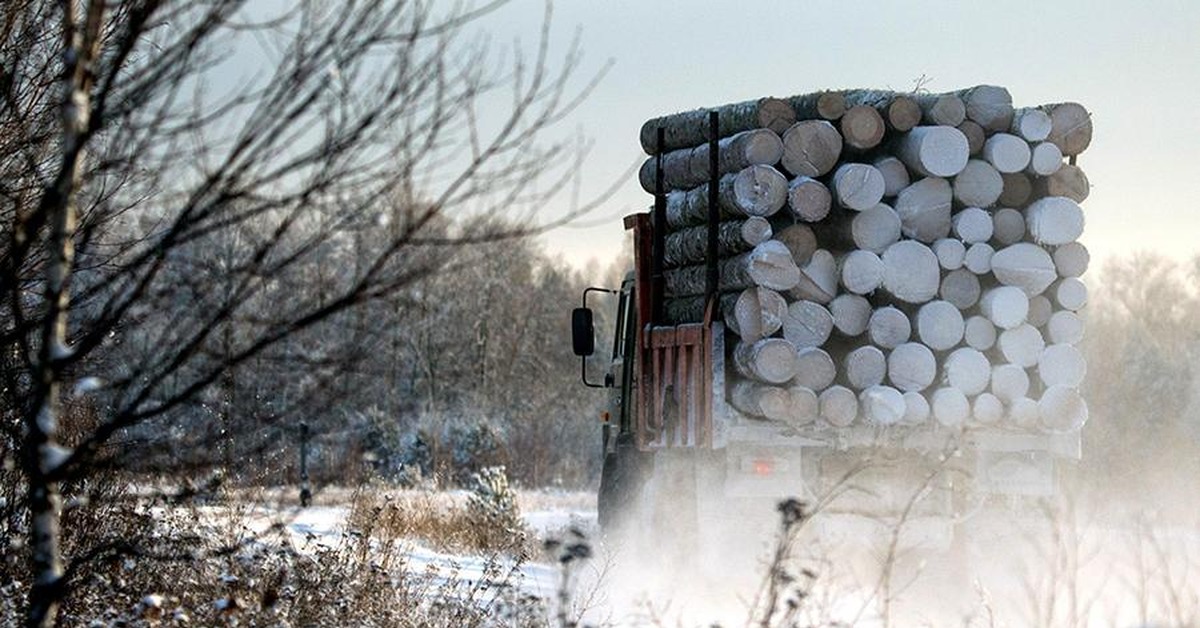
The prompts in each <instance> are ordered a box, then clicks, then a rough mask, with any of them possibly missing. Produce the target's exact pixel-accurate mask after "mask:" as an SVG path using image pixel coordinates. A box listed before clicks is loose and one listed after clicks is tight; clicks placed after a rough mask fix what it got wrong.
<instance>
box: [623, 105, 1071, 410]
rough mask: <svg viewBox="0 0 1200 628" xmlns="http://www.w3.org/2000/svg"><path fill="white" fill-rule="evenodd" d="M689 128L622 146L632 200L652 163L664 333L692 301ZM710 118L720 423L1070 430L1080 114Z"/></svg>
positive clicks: (754, 110)
mask: <svg viewBox="0 0 1200 628" xmlns="http://www.w3.org/2000/svg"><path fill="white" fill-rule="evenodd" d="M709 111H710V110H697V111H692V112H686V113H680V114H675V115H671V116H666V117H662V118H657V119H654V120H650V121H648V122H646V124H645V125H644V126H643V128H642V133H641V141H642V147H643V148H644V149H645V150H646V152H647V153H648V154H650V155H652V157H651V158H650V159H648V160H647V161H646V162H645V164H644V165H643V167H642V170H641V172H640V177H639V178H640V180H641V183H642V186H643V187H644V188H645V189H646V190H647V191H648V192H652V193H653V192H655V188H656V183H657V181H658V179H659V172H658V170H659V165H658V164H659V163H661V170H662V173H661V179H662V181H663V185H664V190H663V191H664V192H665V193H666V228H667V235H666V238H665V240H666V241H665V250H664V266H665V268H666V271H665V274H664V284H665V293H666V302H665V316H666V318H667V320H666V322H667V323H671V324H674V323H682V322H697V321H700V320H701V319H702V318H703V316H704V311H705V305H706V302H707V299H706V297H705V290H706V280H707V273H706V266H705V255H706V249H707V244H708V239H707V237H708V226H707V221H708V216H709V212H708V203H709V190H708V182H709V179H710V176H709V164H710V155H709V144H708V140H709V117H708V112H709ZM717 111H718V113H719V128H718V135H719V137H720V138H721V139H720V140H719V153H718V158H719V161H718V167H719V172H718V173H717V174H718V178H717V182H718V194H717V198H718V199H719V214H720V216H721V222H720V224H719V225H718V256H719V259H720V261H719V264H718V267H719V269H720V282H719V288H718V290H719V301H718V305H717V307H718V308H719V309H718V311H717V314H716V315H717V317H718V318H723V319H724V322H725V323H726V328H727V329H728V331H729V334H730V336H729V337H728V339H727V343H726V345H727V346H728V347H730V348H731V351H730V355H729V356H728V363H732V364H733V365H734V367H735V368H733V369H731V373H730V377H729V378H728V387H727V390H726V391H725V392H726V395H727V398H728V401H729V402H730V404H731V405H732V406H734V407H735V408H737V409H738V410H740V411H741V412H743V413H745V414H747V415H751V416H756V417H763V418H767V419H772V420H778V421H784V422H788V423H790V424H793V425H810V424H813V423H814V422H819V423H818V425H821V424H823V425H831V426H835V427H844V426H848V425H851V424H854V423H855V422H865V423H866V424H870V425H896V424H900V425H912V424H920V423H927V422H929V421H936V422H937V423H938V424H941V425H945V426H965V425H988V426H996V427H1002V426H1009V427H1013V428H1016V429H1021V430H1027V429H1031V428H1040V429H1043V430H1046V431H1051V432H1065V431H1071V430H1076V429H1078V428H1079V427H1081V426H1082V425H1083V423H1084V422H1085V421H1086V419H1087V406H1086V404H1085V403H1084V401H1083V399H1082V398H1081V397H1080V395H1079V392H1078V389H1079V386H1080V383H1081V381H1082V379H1083V377H1084V371H1085V364H1084V360H1083V357H1082V355H1081V354H1080V352H1079V350H1078V349H1077V348H1076V345H1077V343H1078V342H1079V341H1080V338H1081V335H1082V330H1083V324H1082V322H1081V319H1080V317H1079V315H1078V311H1079V310H1080V308H1081V307H1083V305H1084V303H1085V302H1086V301H1087V289H1086V287H1085V285H1084V283H1083V282H1082V281H1081V280H1080V278H1079V277H1080V275H1081V274H1082V273H1083V272H1084V271H1085V269H1086V268H1087V265H1088V251H1087V249H1086V248H1084V246H1083V245H1082V244H1080V243H1079V242H1078V241H1077V239H1078V238H1079V236H1080V235H1081V233H1082V231H1083V223H1084V218H1083V212H1082V211H1081V209H1080V207H1079V203H1080V202H1081V201H1083V200H1084V198H1085V197H1086V196H1087V195H1088V181H1087V178H1086V176H1085V175H1084V173H1083V171H1082V170H1080V169H1079V167H1077V166H1076V165H1075V160H1076V156H1077V155H1078V154H1079V153H1081V152H1082V151H1083V150H1084V149H1085V148H1087V146H1088V144H1089V143H1090V141H1091V135H1092V125H1091V120H1090V117H1089V114H1088V112H1087V110H1085V109H1084V108H1083V107H1082V106H1080V105H1078V104H1075V103H1062V104H1053V105H1044V106H1040V107H1031V108H1014V107H1013V105H1012V99H1011V96H1010V95H1009V92H1008V90H1006V89H1004V88H1001V87H996V86H989V85H983V86H977V87H973V88H970V89H964V90H961V91H957V92H952V93H945V94H931V93H915V94H913V93H896V92H889V91H876V90H852V91H827V92H820V93H814V94H806V95H803V96H796V97H792V98H785V99H776V98H764V99H760V100H756V101H750V102H743V103H737V104H732V105H726V106H723V107H719V108H717ZM660 128H661V129H662V137H663V141H662V145H661V146H659V145H658V137H659V135H658V130H659V129H660ZM660 152H661V153H662V154H661V162H660V161H659V159H658V157H659V155H658V154H659V153H660Z"/></svg>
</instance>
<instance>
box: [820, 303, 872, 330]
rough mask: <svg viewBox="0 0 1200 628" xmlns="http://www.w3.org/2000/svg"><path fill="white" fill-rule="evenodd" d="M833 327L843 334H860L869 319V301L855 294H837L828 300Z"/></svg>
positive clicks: (865, 328)
mask: <svg viewBox="0 0 1200 628" xmlns="http://www.w3.org/2000/svg"><path fill="white" fill-rule="evenodd" d="M829 313H830V314H833V328H834V329H836V330H837V331H838V332H839V333H841V334H842V335H844V336H851V337H853V336H860V335H862V334H863V332H865V331H867V323H868V322H869V321H870V320H871V303H870V302H869V301H867V300H866V299H865V298H864V297H861V296H859V295H857V294H847V293H843V294H839V295H837V296H836V297H834V298H833V300H832V301H830V302H829Z"/></svg>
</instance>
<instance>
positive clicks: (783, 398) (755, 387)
mask: <svg viewBox="0 0 1200 628" xmlns="http://www.w3.org/2000/svg"><path fill="white" fill-rule="evenodd" d="M729 404H730V405H732V406H733V407H734V408H737V409H738V410H741V411H742V412H744V413H746V414H749V415H751V416H756V417H762V418H765V419H770V420H772V421H782V420H784V419H786V418H787V416H788V414H789V413H790V412H791V406H792V403H791V398H790V396H789V395H788V391H787V390H785V389H783V388H779V387H776V386H765V385H763V384H760V383H758V382H754V381H747V380H742V381H739V382H737V383H735V384H734V385H733V386H731V387H730V389H729Z"/></svg>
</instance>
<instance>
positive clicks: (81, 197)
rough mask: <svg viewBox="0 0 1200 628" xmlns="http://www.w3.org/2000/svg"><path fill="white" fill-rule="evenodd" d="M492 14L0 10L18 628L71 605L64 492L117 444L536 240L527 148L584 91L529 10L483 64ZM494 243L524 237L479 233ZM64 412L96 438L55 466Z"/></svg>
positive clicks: (540, 196) (559, 163)
mask: <svg viewBox="0 0 1200 628" xmlns="http://www.w3.org/2000/svg"><path fill="white" fill-rule="evenodd" d="M498 4H500V3H487V4H484V5H481V6H473V5H470V4H466V5H457V4H456V5H454V6H453V7H452V8H446V7H444V6H437V5H436V3H433V2H402V1H399V0H363V1H360V2H345V3H343V2H317V1H315V0H311V1H302V2H298V3H287V5H288V6H289V8H287V9H285V10H282V11H281V12H279V13H278V14H269V13H268V9H265V8H264V7H263V6H262V5H260V4H257V3H249V2H246V1H245V0H204V1H199V2H172V1H167V0H107V1H106V0H87V1H83V0H78V1H75V0H59V1H53V0H14V1H12V2H8V3H5V6H4V7H3V8H2V9H0V99H3V100H2V108H0V150H2V151H3V154H2V155H0V221H2V224H3V228H4V242H3V243H2V244H0V307H2V308H3V312H4V314H3V316H2V317H0V342H2V347H0V350H2V351H3V360H4V375H3V377H4V380H3V413H4V414H3V427H4V431H5V437H6V439H7V441H8V445H6V446H14V444H18V445H16V446H17V447H18V448H19V451H20V456H21V460H22V469H23V472H24V475H25V478H26V480H27V483H28V491H27V504H26V507H27V508H28V512H29V517H30V521H31V522H32V523H31V526H30V543H29V548H30V556H31V558H30V569H31V572H32V573H31V575H32V577H33V578H34V581H33V585H32V587H31V590H30V594H29V610H28V616H27V619H28V624H29V625H31V626H46V625H51V624H53V623H54V621H55V617H56V613H57V609H58V605H59V603H60V601H61V600H62V599H63V597H64V595H65V592H66V591H67V590H68V588H69V587H70V584H71V583H70V578H69V574H71V573H73V572H72V571H71V570H69V569H65V568H64V557H63V556H62V555H61V554H62V552H61V543H60V532H61V531H60V529H59V523H60V516H61V509H62V504H61V501H62V498H61V494H60V491H61V486H62V485H63V483H64V482H70V481H75V480H78V479H79V478H81V477H86V476H87V475H88V474H89V472H90V470H91V469H92V468H93V467H94V465H95V464H96V461H97V459H98V457H99V456H100V455H101V454H102V452H103V448H104V446H105V445H106V444H107V443H109V442H111V441H112V439H114V437H116V436H117V435H119V434H123V433H127V432H128V431H129V430H130V429H131V428H135V427H137V426H139V425H144V424H147V423H148V422H151V421H155V420H158V419H161V418H162V417H167V416H170V415H172V413H175V412H178V411H179V410H180V409H181V408H185V407H187V406H188V405H189V404H192V403H195V402H196V400H197V399H202V398H203V395H205V394H207V393H206V391H209V390H211V389H213V387H214V386H219V385H220V384H221V383H222V381H229V378H232V377H234V375H235V371H234V369H239V368H243V367H244V366H245V365H247V364H248V363H250V362H251V361H253V360H256V359H262V358H263V357H264V356H270V355H278V354H279V353H280V352H281V351H284V349H285V348H286V347H285V345H287V343H288V342H289V341H290V340H291V339H296V338H302V337H303V336H304V335H305V334H314V333H319V331H320V329H321V328H322V325H326V324H328V323H329V322H330V321H332V320H335V319H337V318H338V317H341V316H346V315H347V313H348V312H351V311H352V310H353V309H354V308H356V307H359V306H361V305H363V304H365V303H370V302H374V301H377V300H380V299H383V298H384V297H387V296H389V295H393V294H395V293H396V292H397V290H399V289H400V288H402V287H404V286H407V285H410V284H412V283H413V282H414V281H416V280H417V279H420V278H422V277H425V276H428V275H430V274H431V273H434V272H437V271H438V270H439V269H440V268H441V267H442V264H443V263H444V261H445V259H446V256H445V255H444V254H443V251H445V250H446V249H447V248H449V247H453V246H457V245H463V244H469V243H472V242H479V241H491V240H496V239H498V238H504V237H513V236H518V235H522V234H524V233H528V232H529V231H531V230H533V229H536V227H535V226H532V225H533V224H534V223H532V222H529V220H530V217H531V216H532V213H533V212H534V211H536V210H537V209H538V208H541V207H543V206H545V205H546V204H547V203H548V202H549V201H550V200H551V199H553V198H555V195H556V194H557V192H558V191H559V190H560V189H561V188H562V187H563V186H564V185H565V184H567V183H568V182H570V180H571V178H572V177H574V176H575V173H576V170H577V166H578V158H579V156H580V155H579V153H580V152H581V151H579V150H578V146H579V143H578V142H577V141H573V140H572V138H569V137H559V138H555V137H548V133H552V132H553V131H552V128H553V127H555V125H556V124H557V123H559V122H561V121H562V120H563V119H564V117H565V116H567V115H568V114H569V113H570V112H571V111H572V110H573V108H575V106H576V105H577V104H578V102H579V99H580V98H582V97H584V96H585V95H586V93H587V92H588V91H589V89H590V87H591V85H592V81H579V82H577V81H576V79H575V78H574V76H575V73H576V70H577V67H578V65H579V62H580V57H579V52H578V49H577V47H576V46H575V45H574V44H572V45H571V46H570V47H569V48H568V49H567V50H566V52H565V54H564V55H563V56H562V58H561V59H559V60H558V61H557V62H556V61H554V60H552V59H551V52H550V51H551V46H550V38H549V27H548V24H549V10H548V9H547V19H546V25H545V26H544V27H543V30H542V37H541V39H540V40H539V41H538V42H537V44H536V48H535V52H534V54H533V55H532V56H530V57H527V56H525V55H523V54H522V53H521V51H520V49H518V48H513V49H509V50H503V51H502V50H498V49H496V48H495V47H494V46H492V45H490V44H489V41H488V40H487V38H485V37H483V36H482V35H481V34H480V32H479V28H478V23H479V21H480V18H482V17H483V16H484V15H485V14H487V13H488V12H489V11H491V10H493V9H494V8H495V7H496V6H497V5H498ZM502 53H503V54H502ZM251 58H259V59H263V62H262V63H261V64H260V66H259V67H257V68H253V69H251V68H248V67H247V61H246V60H247V59H251ZM501 214H502V215H505V216H507V217H508V218H509V219H510V220H509V221H507V222H503V223H500V222H496V221H491V220H477V219H478V218H479V217H487V216H496V215H501ZM385 223H386V230H385V231H386V234H387V237H386V238H383V239H382V241H379V242H376V245H375V246H373V247H372V248H371V249H370V250H369V251H366V252H365V253H364V251H361V250H360V251H358V252H357V254H356V255H355V256H353V257H347V258H339V257H338V252H339V251H344V250H346V249H347V247H351V246H353V242H354V241H355V238H356V234H358V233H361V232H362V231H363V230H364V229H376V230H378V228H375V227H372V225H383V224H385ZM512 224H522V225H531V226H528V227H521V228H519V229H513V228H497V227H496V225H512ZM543 224H544V223H543ZM343 259H349V260H351V261H352V263H349V264H347V263H345V262H344V261H342V260H343ZM331 260H334V261H331ZM331 265H332V266H333V267H332V268H330V266H331ZM314 278H316V279H315V280H316V281H317V282H318V283H319V287H318V289H316V290H297V289H295V288H296V286H301V285H305V284H306V282H309V281H313V280H314ZM293 352H294V347H293ZM285 353H286V352H285ZM308 357H310V358H312V359H313V360H314V361H320V357H319V356H308ZM223 378H224V379H223ZM76 394H86V395H89V396H91V397H92V398H94V399H96V400H97V401H96V405H97V407H99V408H100V412H99V416H100V419H99V421H98V422H97V423H96V425H95V426H94V427H92V428H89V429H86V430H82V431H73V432H72V433H76V432H77V435H76V436H74V437H73V440H72V441H71V442H64V437H63V434H64V425H63V422H64V421H65V420H68V418H69V417H68V416H67V415H66V414H65V413H64V402H65V400H66V399H68V398H70V397H71V396H72V395H76Z"/></svg>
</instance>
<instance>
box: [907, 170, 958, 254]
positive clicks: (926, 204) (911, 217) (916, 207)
mask: <svg viewBox="0 0 1200 628" xmlns="http://www.w3.org/2000/svg"><path fill="white" fill-rule="evenodd" d="M953 203H954V195H953V192H952V191H951V189H950V183H949V182H947V181H946V180H945V179H939V178H936V177H929V178H925V179H921V180H919V181H916V182H915V183H913V184H912V185H910V186H908V187H906V188H904V189H903V190H901V191H900V194H899V195H898V196H896V203H895V210H896V214H897V215H898V216H900V230H901V232H902V233H903V234H904V235H905V236H907V237H909V238H912V239H914V240H920V241H921V242H925V243H926V244H930V243H932V242H933V241H935V240H937V239H939V238H944V237H946V236H947V235H949V234H950V209H951V206H952V205H953Z"/></svg>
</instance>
